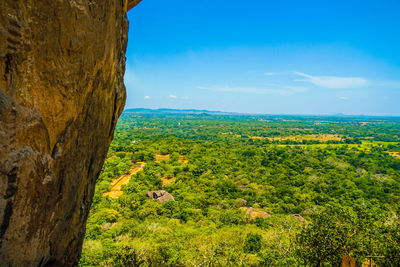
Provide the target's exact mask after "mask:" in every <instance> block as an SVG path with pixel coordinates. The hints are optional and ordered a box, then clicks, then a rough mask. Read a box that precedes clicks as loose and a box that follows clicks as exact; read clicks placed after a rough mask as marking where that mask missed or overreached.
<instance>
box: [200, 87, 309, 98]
mask: <svg viewBox="0 0 400 267" xmlns="http://www.w3.org/2000/svg"><path fill="white" fill-rule="evenodd" d="M197 88H198V89H202V90H210V91H219V92H235V93H247V94H259V95H281V96H289V95H293V94H294V93H295V92H301V91H303V92H304V91H306V90H307V88H305V87H295V86H294V87H291V86H280V87H278V88H276V89H272V88H259V87H238V86H212V87H205V86H197Z"/></svg>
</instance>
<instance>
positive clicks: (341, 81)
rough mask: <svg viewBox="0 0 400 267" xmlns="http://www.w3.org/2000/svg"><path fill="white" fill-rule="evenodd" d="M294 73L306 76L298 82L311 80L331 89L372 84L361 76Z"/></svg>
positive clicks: (315, 83)
mask: <svg viewBox="0 0 400 267" xmlns="http://www.w3.org/2000/svg"><path fill="white" fill-rule="evenodd" d="M293 73H294V74H296V75H298V76H301V77H304V78H305V79H301V80H300V79H297V80H295V81H296V82H309V83H312V84H314V85H317V86H321V87H326V88H331V89H349V88H359V87H364V86H367V85H370V81H369V80H367V79H365V78H361V77H337V76H312V75H309V74H306V73H303V72H298V71H294V72H293Z"/></svg>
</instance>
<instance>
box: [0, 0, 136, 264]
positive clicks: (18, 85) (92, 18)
mask: <svg viewBox="0 0 400 267" xmlns="http://www.w3.org/2000/svg"><path fill="white" fill-rule="evenodd" d="M138 2H139V1H137V0H133V1H127V0H1V1H0V265H1V266H73V265H76V264H77V262H78V260H79V256H80V251H81V246H82V240H83V236H84V232H85V223H86V218H87V215H88V212H89V208H90V205H91V201H92V197H93V193H94V185H95V181H96V178H97V177H98V175H99V173H100V171H101V168H102V165H103V162H104V159H105V156H106V153H107V149H108V146H109V144H110V142H111V139H112V136H113V131H114V127H115V125H116V122H117V119H118V117H119V115H120V114H121V112H122V110H123V107H124V103H125V97H126V95H125V87H124V84H123V75H124V71H125V50H126V43H127V31H128V20H127V17H126V11H127V10H128V9H129V8H132V7H133V5H135V4H137V3H138Z"/></svg>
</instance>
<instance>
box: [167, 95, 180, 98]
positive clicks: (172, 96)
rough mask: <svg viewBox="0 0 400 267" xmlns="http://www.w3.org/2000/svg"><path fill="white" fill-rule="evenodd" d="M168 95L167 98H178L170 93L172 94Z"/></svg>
mask: <svg viewBox="0 0 400 267" xmlns="http://www.w3.org/2000/svg"><path fill="white" fill-rule="evenodd" d="M168 97H169V98H172V99H177V98H178V97H177V96H176V95H172V94H171V95H169V96H168Z"/></svg>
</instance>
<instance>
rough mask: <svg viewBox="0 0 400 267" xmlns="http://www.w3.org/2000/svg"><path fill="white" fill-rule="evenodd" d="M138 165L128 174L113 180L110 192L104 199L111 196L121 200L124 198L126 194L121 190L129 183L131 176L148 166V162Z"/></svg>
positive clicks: (104, 195) (105, 194)
mask: <svg viewBox="0 0 400 267" xmlns="http://www.w3.org/2000/svg"><path fill="white" fill-rule="evenodd" d="M137 164H139V166H133V167H132V168H131V171H130V172H129V173H128V174H124V175H122V176H121V177H119V178H118V179H113V181H112V185H111V190H110V192H106V193H104V194H103V197H106V196H109V197H111V198H119V197H120V196H122V194H123V193H124V192H123V191H122V190H121V187H122V186H123V185H126V184H128V183H129V180H130V179H131V175H133V174H136V173H138V172H140V171H142V170H143V168H144V166H146V162H138V163H137Z"/></svg>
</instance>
